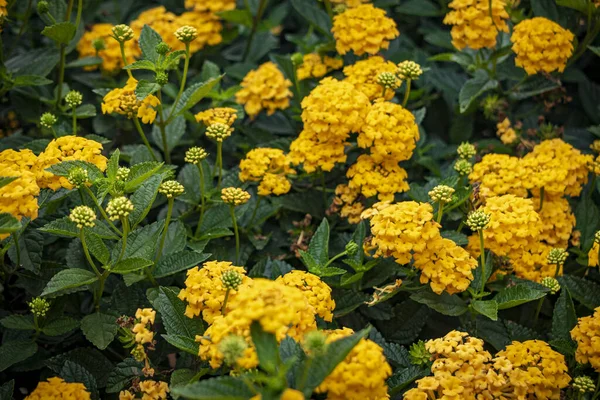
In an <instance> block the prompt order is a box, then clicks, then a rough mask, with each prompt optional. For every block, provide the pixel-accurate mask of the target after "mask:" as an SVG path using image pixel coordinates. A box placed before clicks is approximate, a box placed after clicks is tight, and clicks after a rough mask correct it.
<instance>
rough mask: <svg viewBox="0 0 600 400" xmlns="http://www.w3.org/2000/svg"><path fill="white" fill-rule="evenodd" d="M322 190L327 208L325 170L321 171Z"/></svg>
mask: <svg viewBox="0 0 600 400" xmlns="http://www.w3.org/2000/svg"><path fill="white" fill-rule="evenodd" d="M321 190H322V191H323V205H324V206H325V209H327V206H328V204H327V190H326V188H325V172H324V171H321Z"/></svg>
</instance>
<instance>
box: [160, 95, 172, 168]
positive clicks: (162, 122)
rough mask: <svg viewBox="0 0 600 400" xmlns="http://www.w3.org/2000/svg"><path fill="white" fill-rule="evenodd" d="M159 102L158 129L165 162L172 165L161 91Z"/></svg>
mask: <svg viewBox="0 0 600 400" xmlns="http://www.w3.org/2000/svg"><path fill="white" fill-rule="evenodd" d="M158 101H159V103H158V117H159V118H160V120H159V121H158V127H159V128H160V136H161V137H162V143H163V152H164V154H165V161H166V162H167V164H171V152H170V151H169V142H168V141H167V131H166V129H165V117H164V114H163V105H162V91H161V90H159V91H158Z"/></svg>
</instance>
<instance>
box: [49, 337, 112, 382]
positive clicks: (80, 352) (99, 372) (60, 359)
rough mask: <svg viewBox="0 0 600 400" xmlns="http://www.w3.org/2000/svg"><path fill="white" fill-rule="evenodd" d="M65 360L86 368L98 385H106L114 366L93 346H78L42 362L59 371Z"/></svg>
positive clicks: (56, 371) (54, 370)
mask: <svg viewBox="0 0 600 400" xmlns="http://www.w3.org/2000/svg"><path fill="white" fill-rule="evenodd" d="M66 361H72V362H74V363H77V364H79V365H81V366H82V367H84V368H85V369H87V370H88V371H89V372H90V373H92V375H94V378H96V383H97V384H98V387H100V388H103V387H105V386H106V382H107V380H108V375H109V374H110V372H111V371H112V369H113V368H114V365H113V364H112V363H111V362H110V360H109V359H108V358H106V356H104V355H103V354H102V353H101V352H100V350H98V349H96V348H95V347H86V348H83V347H78V348H76V349H74V350H71V351H68V352H66V353H62V354H59V355H57V356H54V357H52V358H50V359H48V360H46V361H45V362H44V364H45V365H46V366H47V367H48V368H49V369H51V370H52V371H53V372H55V373H57V374H58V373H60V371H61V370H62V368H63V365H64V364H65V362H66Z"/></svg>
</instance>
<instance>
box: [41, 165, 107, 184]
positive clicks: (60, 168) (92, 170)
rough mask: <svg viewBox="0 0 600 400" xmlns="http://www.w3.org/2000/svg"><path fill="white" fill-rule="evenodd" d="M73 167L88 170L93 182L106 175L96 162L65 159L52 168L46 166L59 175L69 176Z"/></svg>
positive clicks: (47, 169)
mask: <svg viewBox="0 0 600 400" xmlns="http://www.w3.org/2000/svg"><path fill="white" fill-rule="evenodd" d="M73 168H83V169H84V170H86V171H87V173H88V177H89V179H90V181H91V182H95V181H96V180H98V179H100V178H102V177H104V174H103V173H102V171H100V169H99V168H98V167H96V166H95V165H94V164H92V163H90V162H87V161H81V160H71V161H63V162H60V163H58V164H54V165H52V166H51V167H50V168H46V171H49V172H52V173H53V174H54V175H57V176H63V177H67V176H69V173H70V172H71V170H72V169H73Z"/></svg>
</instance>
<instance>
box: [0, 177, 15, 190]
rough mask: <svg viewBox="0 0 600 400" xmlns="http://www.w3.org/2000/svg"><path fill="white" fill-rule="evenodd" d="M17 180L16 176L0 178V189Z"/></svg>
mask: <svg viewBox="0 0 600 400" xmlns="http://www.w3.org/2000/svg"><path fill="white" fill-rule="evenodd" d="M16 179H19V178H18V177H16V176H0V188H1V187H4V186H6V185H8V184H9V183H11V182H13V181H15V180H16Z"/></svg>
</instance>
